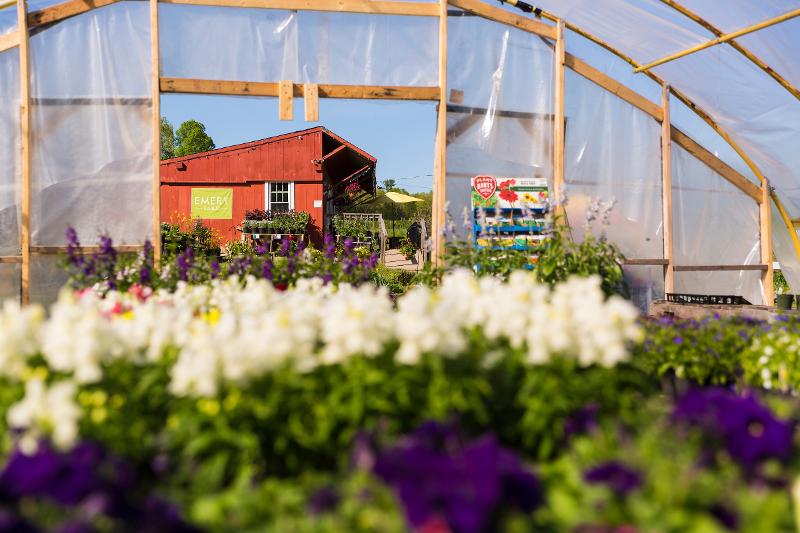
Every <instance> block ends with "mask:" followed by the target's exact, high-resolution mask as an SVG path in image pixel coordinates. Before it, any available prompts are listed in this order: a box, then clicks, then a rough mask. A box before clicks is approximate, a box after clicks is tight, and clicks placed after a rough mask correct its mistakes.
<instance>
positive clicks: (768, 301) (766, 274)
mask: <svg viewBox="0 0 800 533" xmlns="http://www.w3.org/2000/svg"><path fill="white" fill-rule="evenodd" d="M769 193H770V187H769V181H768V180H764V181H762V182H761V205H759V206H758V208H759V209H758V222H759V224H758V226H759V236H760V239H759V245H760V252H761V263H762V264H764V265H767V270H765V271H763V272H762V273H761V289H762V291H763V293H764V305H772V304H773V302H774V301H775V288H774V287H773V284H772V261H773V259H772V203H771V202H770V201H769Z"/></svg>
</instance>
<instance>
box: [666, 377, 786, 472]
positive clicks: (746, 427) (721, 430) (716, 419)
mask: <svg viewBox="0 0 800 533" xmlns="http://www.w3.org/2000/svg"><path fill="white" fill-rule="evenodd" d="M673 417H674V418H675V420H677V421H680V422H684V423H687V424H689V425H691V426H693V427H697V428H700V429H701V430H702V431H703V433H704V435H705V436H706V439H707V440H708V441H710V442H712V443H716V444H717V445H719V446H720V447H721V448H723V449H725V450H726V451H727V452H728V454H729V455H730V456H731V457H732V458H733V459H734V460H736V461H737V462H738V463H739V464H740V465H741V466H742V467H743V468H744V469H745V470H747V471H748V472H753V471H755V470H756V468H757V467H758V466H759V465H760V464H761V463H762V462H763V461H765V460H768V459H777V460H779V461H786V460H788V459H789V457H790V456H791V454H792V439H793V435H794V424H793V423H791V422H785V421H782V420H779V419H778V418H776V417H775V416H774V415H773V414H772V412H771V411H770V410H769V409H768V408H766V407H764V406H763V405H761V403H759V402H758V400H757V399H756V397H755V396H753V395H752V394H746V395H744V396H739V395H737V394H736V393H734V392H732V391H729V390H727V389H723V388H707V389H695V390H691V391H689V392H688V393H686V394H685V395H684V396H683V398H681V400H680V401H679V402H678V404H677V405H676V407H675V410H674V412H673Z"/></svg>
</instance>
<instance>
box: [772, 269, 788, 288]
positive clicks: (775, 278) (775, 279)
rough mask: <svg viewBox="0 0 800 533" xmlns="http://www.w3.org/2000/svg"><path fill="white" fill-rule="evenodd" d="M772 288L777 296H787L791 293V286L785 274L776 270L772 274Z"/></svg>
mask: <svg viewBox="0 0 800 533" xmlns="http://www.w3.org/2000/svg"><path fill="white" fill-rule="evenodd" d="M772 286H773V288H774V289H775V294H786V293H788V292H789V284H788V283H787V282H786V278H785V277H783V272H782V271H780V270H774V271H773V273H772Z"/></svg>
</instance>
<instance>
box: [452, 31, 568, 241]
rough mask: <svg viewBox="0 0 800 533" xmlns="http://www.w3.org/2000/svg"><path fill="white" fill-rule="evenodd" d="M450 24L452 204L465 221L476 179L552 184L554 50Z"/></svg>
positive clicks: (530, 39) (527, 37)
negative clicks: (534, 180)
mask: <svg viewBox="0 0 800 533" xmlns="http://www.w3.org/2000/svg"><path fill="white" fill-rule="evenodd" d="M448 25H449V28H448V58H447V59H448V60H447V82H448V94H449V99H448V113H447V129H448V133H447V142H448V146H447V202H448V205H449V212H450V213H451V214H452V215H453V217H454V218H455V219H457V220H458V221H459V222H460V221H461V214H462V213H463V212H464V210H467V209H469V206H470V187H471V185H470V178H471V177H473V176H475V175H477V174H489V175H493V176H497V177H545V178H548V179H551V178H552V146H553V145H552V136H553V118H552V117H553V115H552V109H553V101H552V86H553V51H552V49H551V48H550V47H549V46H548V45H547V44H545V43H544V42H543V41H542V40H541V39H539V38H538V37H536V36H534V35H531V34H529V33H526V32H522V31H519V30H515V29H512V28H509V27H507V26H501V25H498V24H495V23H492V22H490V21H486V20H483V19H480V18H477V17H466V16H465V17H459V16H455V17H452V16H451V17H449V18H448ZM476 35H480V36H481V38H480V39H475V36H476ZM461 227H462V225H461V224H460V223H457V224H456V228H457V229H459V230H461ZM459 234H460V235H461V236H464V232H462V231H459Z"/></svg>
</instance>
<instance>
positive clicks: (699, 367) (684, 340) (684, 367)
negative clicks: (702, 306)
mask: <svg viewBox="0 0 800 533" xmlns="http://www.w3.org/2000/svg"><path fill="white" fill-rule="evenodd" d="M645 327H646V328H647V335H646V339H647V340H646V341H645V342H644V344H642V345H641V346H638V347H637V348H636V350H635V351H634V357H635V359H636V362H637V364H638V365H639V366H640V367H641V368H642V369H643V370H644V371H646V372H648V373H651V374H654V375H657V376H675V377H677V378H679V379H686V380H689V381H691V382H693V383H697V384H700V385H736V384H738V383H740V382H741V360H742V354H743V353H744V352H745V350H747V349H748V348H749V347H750V344H751V342H752V339H753V336H758V335H761V334H762V333H763V332H762V330H761V329H760V327H759V326H758V325H754V324H753V322H752V321H750V320H747V319H742V318H715V317H707V318H704V319H703V320H701V321H699V322H697V321H693V320H669V319H664V320H662V321H660V322H648V323H646V324H645Z"/></svg>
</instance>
